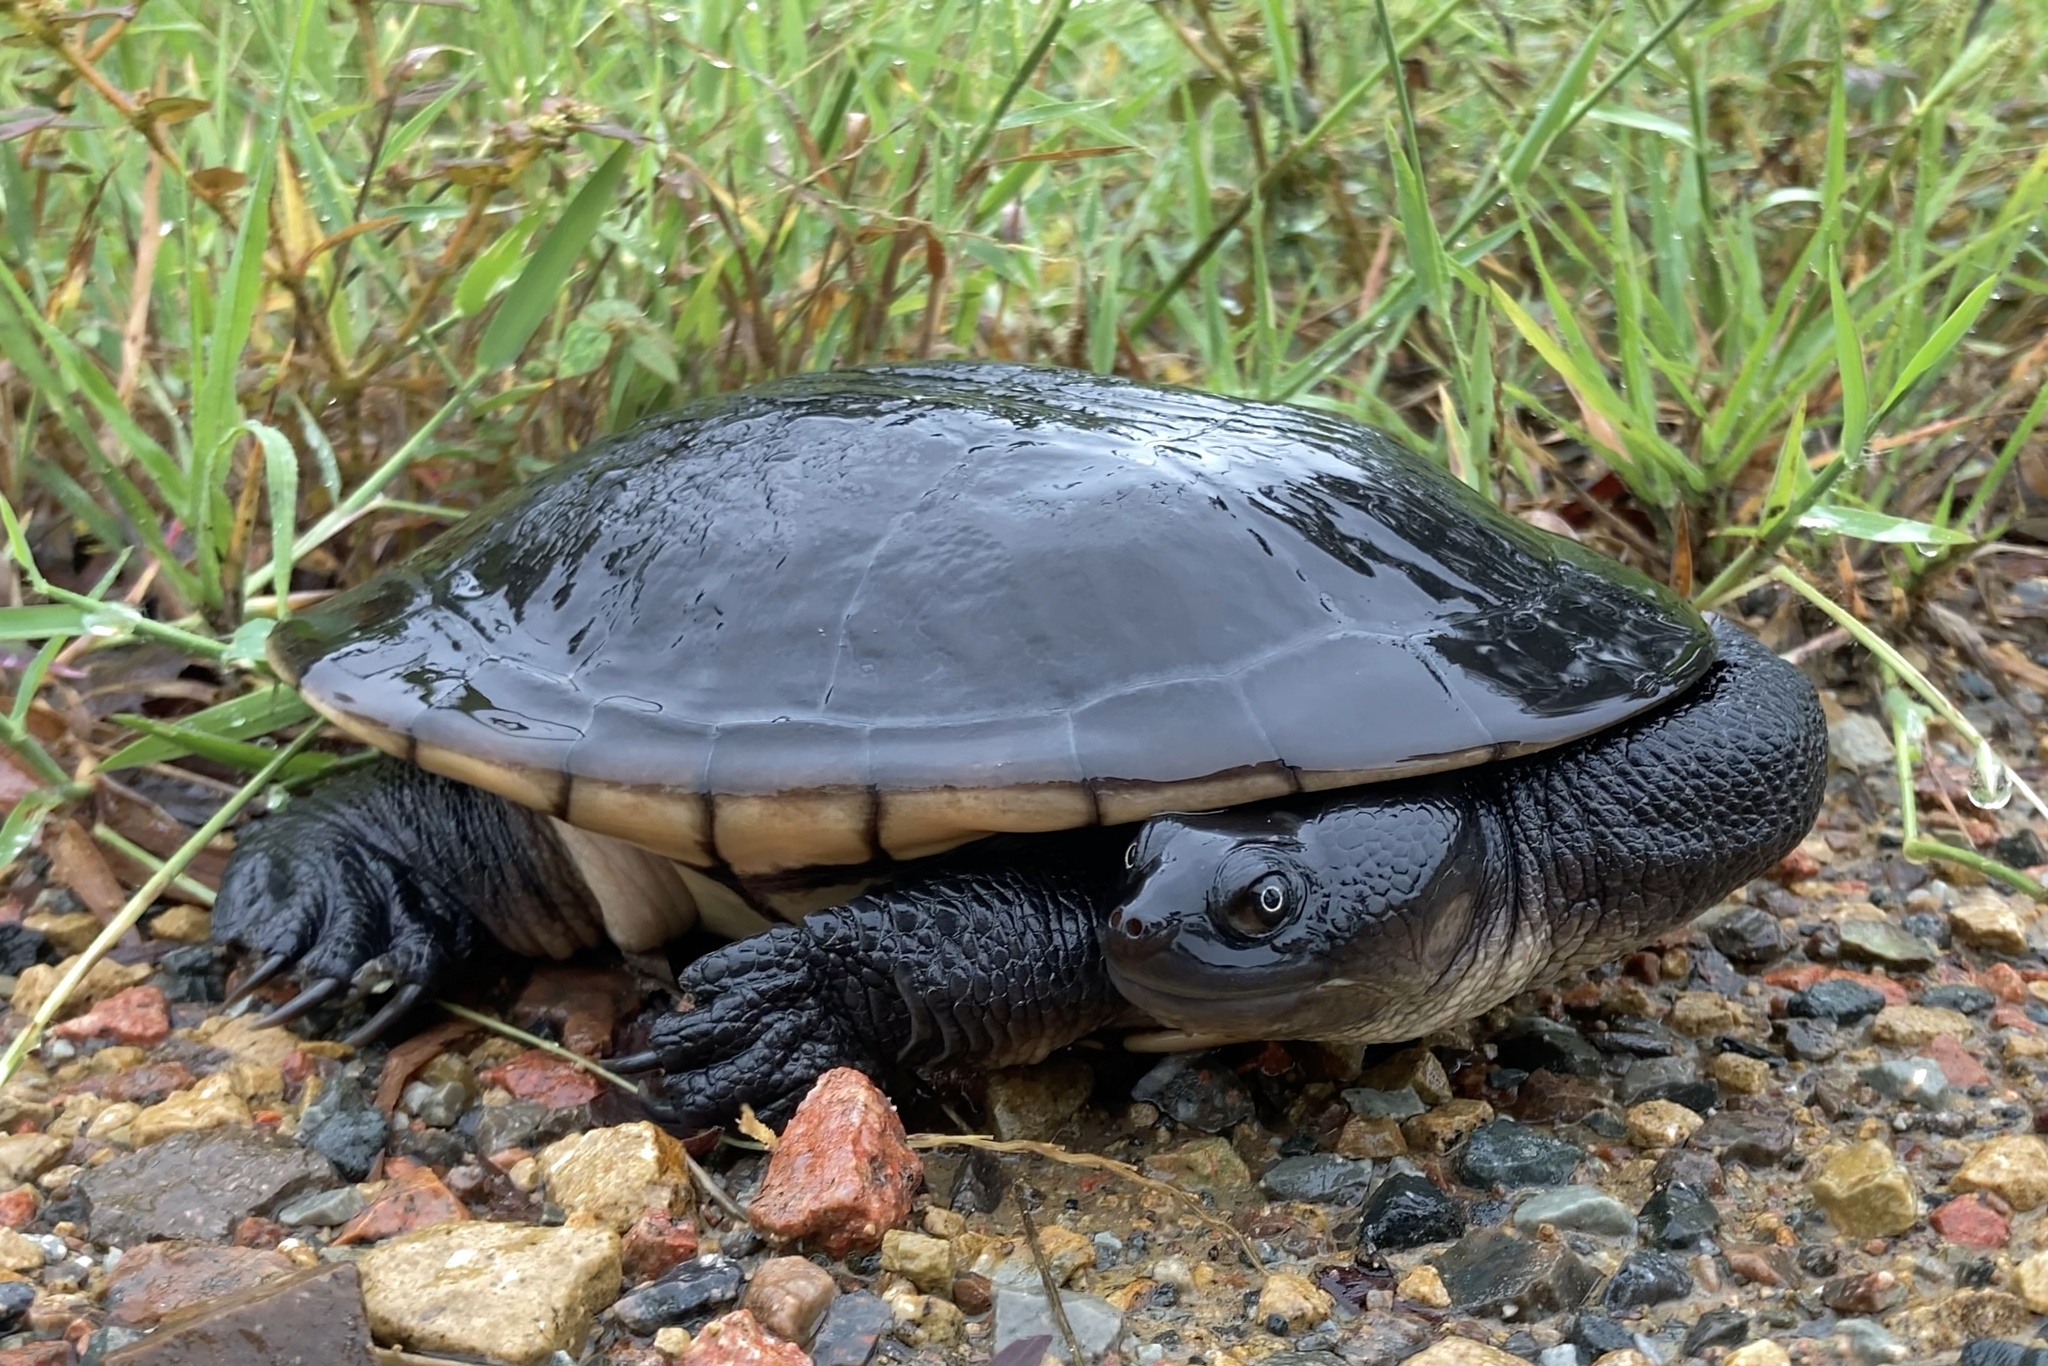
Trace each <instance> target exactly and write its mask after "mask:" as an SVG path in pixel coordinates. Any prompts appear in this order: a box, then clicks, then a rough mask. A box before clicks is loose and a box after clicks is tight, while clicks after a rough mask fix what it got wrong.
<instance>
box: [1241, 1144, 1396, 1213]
mask: <svg viewBox="0 0 2048 1366" xmlns="http://www.w3.org/2000/svg"><path fill="white" fill-rule="evenodd" d="M1259 1185H1260V1186H1262V1187H1263V1188H1264V1189H1265V1191H1266V1193H1267V1194H1268V1195H1270V1196H1272V1197H1273V1198H1274V1199H1275V1200H1293V1201H1296V1202H1299V1203H1301V1204H1307V1205H1348V1204H1350V1203H1352V1202H1353V1201H1354V1200H1359V1199H1362V1198H1363V1197H1364V1195H1365V1192H1366V1191H1367V1189H1369V1188H1370V1187H1371V1185H1372V1163H1370V1162H1361V1161H1359V1160H1357V1159H1356V1158H1350V1157H1339V1156H1337V1155H1336V1154H1335V1153H1310V1154H1308V1155H1307V1156H1305V1157H1283V1158H1281V1159H1280V1160H1279V1161H1278V1162H1275V1163H1274V1164H1273V1165H1272V1166H1271V1167H1268V1168H1267V1169H1266V1174H1265V1175H1264V1176H1262V1177H1260V1178H1259Z"/></svg>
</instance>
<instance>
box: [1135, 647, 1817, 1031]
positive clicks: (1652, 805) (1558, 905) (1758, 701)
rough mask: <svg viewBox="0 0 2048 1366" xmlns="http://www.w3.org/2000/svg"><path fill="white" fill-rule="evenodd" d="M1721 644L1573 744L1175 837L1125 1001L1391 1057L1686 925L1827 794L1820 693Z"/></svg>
mask: <svg viewBox="0 0 2048 1366" xmlns="http://www.w3.org/2000/svg"><path fill="white" fill-rule="evenodd" d="M1713 625H1714V631H1715V635H1716V637H1717V640H1718V643H1719V646H1720V654H1721V657H1720V662H1718V663H1717V664H1716V665H1715V666H1714V668H1713V669H1712V670H1710V671H1709V673H1708V674H1707V675H1706V677H1704V678H1703V679H1702V680H1701V682H1700V684H1699V685H1698V686H1697V687H1696V688H1695V689H1694V690H1693V691H1692V692H1690V693H1688V694H1687V695H1686V696H1684V697H1683V698H1680V699H1679V700H1678V701H1677V702H1676V703H1674V704H1673V705H1670V706H1667V707H1665V708H1662V709H1660V710H1659V711H1657V712H1655V713H1653V714H1651V715H1649V716H1645V717H1639V718H1637V719H1635V720H1634V721H1631V722H1629V723H1627V724H1625V725H1623V726H1620V727H1617V728H1615V729H1614V730H1611V731H1607V732H1604V733H1602V734H1600V735H1597V736H1594V737H1591V738H1589V739H1587V740H1583V741H1580V742H1578V743H1576V744H1574V745H1571V746H1569V747H1566V748H1564V749H1561V750H1558V751H1553V752H1551V753H1548V754H1542V755H1536V756H1532V757H1530V758H1526V759H1520V760H1515V761H1512V762H1508V763H1501V764H1495V765H1490V766H1487V767H1485V768H1481V769H1477V770H1473V771H1470V772H1468V773H1463V774H1446V775H1439V776H1437V777H1433V778H1427V779H1421V780H1417V781H1413V782H1403V783H1395V784H1388V785H1386V786H1384V787H1379V788H1367V789H1360V790H1359V792H1358V794H1357V795H1356V796H1354V797H1350V798H1349V799H1342V800H1332V799H1331V798H1330V797H1329V796H1324V797H1320V798H1313V799H1308V798H1297V799H1290V800H1288V801H1286V802H1281V803H1275V804H1272V805H1269V806H1266V807H1261V808H1245V809H1241V810H1237V811H1225V812H1217V813H1214V814H1211V815H1205V816H1185V817H1161V818H1158V819H1156V820H1154V821H1153V822H1151V823H1150V824H1149V825H1148V826H1147V827H1146V829H1145V831H1144V833H1143V834H1142V835H1141V836H1140V837H1139V839H1138V841H1137V843H1136V845H1135V846H1134V848H1133V851H1132V863H1133V877H1134V885H1133V890H1131V891H1130V892H1129V893H1128V894H1127V896H1126V899H1125V901H1124V903H1123V905H1122V906H1120V907H1119V909H1118V910H1117V911H1116V912H1115V914H1114V915H1113V916H1112V917H1111V919H1110V922H1109V924H1108V926H1107V927H1106V930H1105V936H1104V945H1105V949H1106V953H1107V957H1108V959H1109V963H1110V969H1111V974H1112V976H1113V978H1114V980H1115V982H1116V984H1117V986H1118V988H1119V990H1121V991H1122V992H1123V993H1124V994H1125V995H1126V996H1127V997H1128V998H1129V999H1130V1000H1132V1001H1133V1002H1134V1003H1135V1004H1137V1005H1138V1006H1139V1007H1140V1008H1142V1009H1144V1010H1145V1011H1146V1013H1147V1014H1149V1015H1151V1016H1152V1017H1153V1018H1154V1019H1156V1020H1158V1021H1159V1022H1160V1023H1162V1024H1165V1025H1168V1026H1170V1027H1172V1028H1175V1029H1181V1030H1186V1031H1188V1032H1190V1033H1193V1034H1199V1035H1201V1036H1203V1037H1205V1038H1218V1037H1236V1038H1244V1039H1259V1038H1306V1039H1322V1040H1328V1041H1333V1042H1346V1043H1372V1042H1385V1041H1393V1040H1400V1039H1409V1038H1414V1037H1416V1036H1417V1035H1419V1034H1423V1033H1427V1032H1429V1031H1430V1030H1433V1029H1438V1028H1441V1027H1443V1026H1445V1025H1448V1024H1451V1023H1454V1022H1456V1021H1458V1020H1461V1019H1466V1018H1469V1017H1471V1016H1472V1015H1474V1014H1477V1013H1480V1012H1483V1011H1485V1010H1487V1009H1490V1008H1491V1007H1492V1006H1494V1005H1497V1004H1499V1003H1500V1002H1502V1001H1504V1000H1506V999H1508V998H1509V997H1511V996H1513V995H1515V994H1516V993H1518V992H1520V991H1523V990H1525V989H1527V988H1529V987H1531V986H1535V985H1540V984H1542V983H1543V982H1545V981H1548V980H1551V979H1553V978H1555V977H1557V976H1560V975H1562V974H1565V973H1569V972H1573V971H1578V970H1583V969H1585V968H1587V967H1591V966H1594V965H1596V964H1598V963H1601V962H1604V961H1607V960H1608V959H1611V958H1613V957H1615V956H1616V955H1618V954H1621V953H1624V952H1626V951H1627V950H1629V949H1632V948H1635V947H1637V946H1639V945H1641V944H1642V943H1644V942H1646V941H1647V940H1650V939H1652V938H1655V937H1656V936H1658V935H1660V934H1663V933H1665V932H1666V931H1668V930H1671V929H1673V928H1675V927H1677V926H1679V925H1682V924H1684V923H1685V922H1686V921H1688V920H1690V919H1691V918H1692V917H1693V916H1694V915H1697V914H1698V913H1699V912H1700V911H1702V910H1704V909H1705V908H1706V907H1708V906H1710V905H1712V904H1713V903H1714V902H1716V901H1718V900H1719V899H1721V898H1722V897H1724V896H1726V895H1727V894H1728V893H1729V892H1731V891H1733V890H1734V889H1736V888H1737V887H1739V886H1741V885H1742V884H1743V883H1744V882H1747V881H1748V880H1750V879H1751V878H1754V877H1756V876H1758V875H1759V874H1761V873H1763V872H1765V871H1767V870H1768V869H1769V868H1770V867H1771V866H1772V865H1773V864H1775V863H1776V862H1777V861H1778V859H1780V858H1782V857H1783V856H1784V855H1785V854H1786V853H1787V852H1788V851H1790V850H1791V849H1792V848H1793V847H1794V846H1796V845H1797V844H1798V842H1799V840H1800V839H1802V838H1803V837H1804V836H1805V834H1806V832H1807V830H1808V829H1809V828H1810V827H1811V825H1812V823H1813V819H1814V816H1815V814H1816V812H1817V811H1818V809H1819V803H1820V795H1821V787H1822V783H1823V781H1824V779H1825V776H1826V724H1825V721H1824V719H1823V718H1822V716H1821V712H1820V708H1819V704H1818V702H1817V700H1816V699H1815V698H1814V695H1813V690H1812V688H1811V686H1810V685H1809V684H1808V683H1807V682H1806V680H1805V679H1804V678H1803V677H1802V676H1801V675H1800V674H1799V673H1798V671H1797V670H1796V669H1794V668H1793V667H1792V666H1790V665H1787V664H1785V663H1783V662H1782V661H1780V660H1778V659H1777V658H1776V657H1775V656H1773V655H1772V654H1770V653H1769V652H1768V651H1767V650H1765V649H1764V648H1763V647H1762V646H1761V645H1760V644H1758V643H1757V642H1756V641H1755V640H1754V639H1752V638H1751V637H1749V636H1748V635H1747V634H1745V633H1743V632H1742V631H1740V630H1738V629H1736V628H1734V627H1732V626H1729V625H1728V624H1726V623H1725V622H1722V621H1719V620H1715V621H1714V623H1713ZM1269 888H1271V889H1274V890H1273V891H1271V892H1269V891H1268V890H1267V889H1269ZM1261 894H1264V895H1265V896H1266V898H1267V900H1268V901H1269V902H1270V901H1275V900H1277V901H1278V902H1279V903H1280V904H1281V906H1282V909H1281V910H1280V911H1279V912H1278V913H1277V914H1272V915H1270V916H1268V917H1267V918H1265V919H1262V918H1261V909H1262V908H1261V906H1260V904H1259V897H1260V895H1261Z"/></svg>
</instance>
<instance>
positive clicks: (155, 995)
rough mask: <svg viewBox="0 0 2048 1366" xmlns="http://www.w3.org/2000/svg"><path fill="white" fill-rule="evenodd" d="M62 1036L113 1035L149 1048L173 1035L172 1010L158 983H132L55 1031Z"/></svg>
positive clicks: (74, 1037)
mask: <svg viewBox="0 0 2048 1366" xmlns="http://www.w3.org/2000/svg"><path fill="white" fill-rule="evenodd" d="M52 1032H53V1033H55V1034H56V1035H57V1037H58V1038H60V1039H112V1040H114V1041H115V1042H116V1043H126V1044H134V1045H136V1046H137V1047H140V1048H149V1047H152V1046H154V1045H156V1044H160V1043H162V1042H163V1041H164V1040H165V1039H168V1038H169V1037H170V1036H171V1011H170V1007H169V1006H168V1005H166V1004H165V1003H164V994H163V992H162V991H161V990H160V989H158V988H156V987H130V988H128V989H127V990H126V991H123V992H117V993H116V994H114V995H112V996H109V997H108V998H107V999H106V1000H104V1001H101V1002H100V1003H99V1004H98V1005H96V1006H94V1007H93V1008H92V1009H91V1010H88V1011H87V1012H85V1014H83V1015H80V1016H79V1017H78V1018H77V1019H75V1020H66V1021H65V1022H64V1023H63V1024H60V1025H58V1026H57V1027H56V1029H55V1030H53V1031H52Z"/></svg>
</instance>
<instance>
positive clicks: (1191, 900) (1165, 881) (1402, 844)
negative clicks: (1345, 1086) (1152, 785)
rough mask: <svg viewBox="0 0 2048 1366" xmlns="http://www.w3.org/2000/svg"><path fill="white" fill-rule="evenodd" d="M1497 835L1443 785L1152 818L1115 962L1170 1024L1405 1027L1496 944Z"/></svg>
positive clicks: (1314, 1035)
mask: <svg viewBox="0 0 2048 1366" xmlns="http://www.w3.org/2000/svg"><path fill="white" fill-rule="evenodd" d="M1485 843H1486V842H1485V838H1484V834H1483V830H1482V822H1480V821H1479V820H1478V819H1476V818H1475V817H1474V816H1473V815H1472V814H1471V813H1470V812H1469V811H1468V810H1467V809H1465V808H1464V806H1463V805H1462V804H1461V803H1460V802H1458V801H1456V800H1455V799H1454V796H1453V791H1452V790H1451V789H1448V788H1444V787H1439V786H1436V785H1429V786H1425V787H1422V788H1419V789H1418V788H1417V787H1416V786H1415V785H1412V784H1402V785H1401V787H1400V789H1399V795H1396V794H1395V793H1394V792H1392V791H1390V792H1388V793H1387V794H1386V795H1375V794H1373V792H1372V790H1371V789H1362V790H1361V796H1360V798H1359V799H1357V800H1353V801H1347V802H1339V803H1334V804H1332V803H1330V802H1329V801H1328V799H1327V798H1324V799H1321V800H1320V801H1318V802H1315V803H1313V804H1311V803H1306V802H1288V803H1280V804H1274V805H1270V806H1265V807H1251V808H1241V809H1238V810H1233V811H1221V812H1215V813H1212V814H1209V815H1201V816H1162V817H1158V818H1156V819H1154V820H1152V821H1151V822H1149V823H1148V824H1147V825H1146V826H1145V828H1144V830H1143V831H1142V833H1140V835H1139V836H1138V838H1137V840H1136V841H1135V842H1134V843H1133V844H1132V845H1131V849H1130V852H1129V854H1128V855H1127V861H1128V863H1129V865H1130V870H1131V872H1130V875H1131V879H1132V882H1131V885H1130V887H1129V888H1128V889H1127V891H1126V893H1125V896H1124V900H1123V903H1122V904H1121V905H1120V906H1119V907H1118V909H1117V910H1116V912H1115V914H1114V915H1112V916H1111V917H1110V921H1109V926H1108V929H1107V932H1106V934H1105V936H1104V938H1105V948H1106V952H1107V955H1108V959H1109V965H1110V973H1111V976H1112V977H1113V978H1114V979H1115V981H1116V984H1117V987H1118V989H1119V990H1121V991H1122V992H1123V994H1124V995H1125V996H1126V997H1127V998H1128V999H1129V1000H1130V1001H1131V1002H1132V1003H1133V1004H1135V1005H1137V1006H1138V1007H1139V1008H1141V1009H1143V1010H1144V1011H1146V1012H1147V1013H1148V1014H1150V1015H1151V1016H1152V1017H1153V1018H1154V1019H1155V1020H1158V1021H1159V1022H1160V1023H1161V1024H1164V1025H1168V1026H1171V1027H1173V1028H1175V1029H1181V1030H1186V1031H1188V1032H1189V1033H1192V1034H1198V1035H1202V1036H1205V1037H1218V1036H1220V1037H1230V1038H1239V1039H1332V1040H1336V1039H1348V1040H1352V1041H1356V1042H1366V1041H1372V1040H1382V1039H1401V1038H1408V1037H1411V1036H1412V1035H1413V1034H1414V1033H1415V1032H1417V1030H1416V1029H1415V1028H1411V1027H1410V1025H1409V1022H1410V1021H1418V1022H1423V1023H1422V1027H1427V1023H1428V1021H1427V1020H1426V1019H1425V1017H1434V1016H1436V1015H1438V1014H1440V1011H1441V1006H1442V1005H1443V1004H1444V1003H1445V1001H1446V1000H1447V999H1449V998H1450V997H1452V996H1456V995H1462V992H1459V991H1458V987H1459V986H1462V985H1464V984H1463V983H1461V982H1458V981H1455V980H1451V979H1455V978H1456V977H1458V976H1459V975H1460V969H1461V968H1462V966H1464V965H1465V964H1467V963H1468V962H1470V961H1471V960H1472V959H1473V957H1474V955H1475V954H1476V955H1477V956H1478V958H1479V959H1480V960H1481V961H1482V962H1483V960H1484V958H1485V954H1486V952H1487V949H1486V946H1485V945H1482V944H1478V943H1476V942H1475V939H1476V938H1477V937H1484V933H1485V932H1484V929H1483V926H1484V924H1485V923H1486V916H1485V914H1484V913H1485V911H1486V910H1487V909H1488V899H1487V896H1486V892H1487V887H1488V883H1489V880H1490V879H1489V874H1488V869H1489V864H1490V863H1493V864H1495V866H1497V862H1496V861H1493V860H1489V859H1488V857H1487V856H1486V849H1485ZM1502 948H1503V950H1505V945H1503V946H1502ZM1481 975H1490V974H1485V973H1482V974H1481Z"/></svg>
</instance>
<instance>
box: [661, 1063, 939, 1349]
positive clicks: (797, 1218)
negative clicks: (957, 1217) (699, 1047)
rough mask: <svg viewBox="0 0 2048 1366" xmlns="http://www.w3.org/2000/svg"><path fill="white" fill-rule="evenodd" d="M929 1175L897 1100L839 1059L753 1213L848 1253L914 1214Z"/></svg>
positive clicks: (784, 1146)
mask: <svg viewBox="0 0 2048 1366" xmlns="http://www.w3.org/2000/svg"><path fill="white" fill-rule="evenodd" d="M923 1180H924V1164H923V1163H922V1162H920V1161H919V1160H918V1156H917V1154H916V1153H914V1152H912V1151H911V1150H910V1147H909V1145H908V1144H907V1143H906V1142H905V1141H904V1134H903V1122H902V1121H901V1120H900V1119H898V1118H897V1117H896V1107H895V1106H893V1105H891V1104H890V1103H889V1098H888V1097H887V1096H885V1095H883V1094H882V1093H881V1092H880V1091H879V1090H877V1089H876V1088H875V1084H874V1083H873V1082H871V1081H869V1080H868V1079H867V1078H866V1077H865V1076H863V1075H861V1074H860V1073H859V1072H857V1071H855V1070H854V1069H852V1068H850V1067H837V1068H834V1069H833V1070H831V1071H830V1072H827V1073H826V1074H825V1075H824V1076H822V1077H820V1078H818V1081H817V1084H816V1085H815V1086H813V1087H812V1088H811V1092H810V1094H809V1095H807V1096H805V1097H804V1099H803V1103H802V1104H800V1105H799V1106H797V1110H796V1114H795V1115H794V1116H792V1117H791V1119H790V1121H789V1127H788V1128H787V1129H785V1130H783V1133H782V1138H781V1140H780V1141H779V1142H778V1143H777V1144H776V1145H775V1151H774V1153H773V1154H771V1155H770V1157H769V1159H768V1174H767V1175H766V1176H765V1177H763V1178H762V1180H761V1189H760V1192H759V1193H758V1194H757V1195H755V1197H754V1199H753V1203H752V1204H751V1205H749V1206H748V1208H747V1217H748V1219H749V1220H751V1221H752V1223H753V1225H754V1227H755V1228H756V1229H759V1230H760V1231H761V1232H762V1233H763V1234H765V1235H767V1236H768V1237H771V1238H779V1239H783V1240H786V1241H795V1240H797V1239H805V1240H808V1241H809V1242H811V1243H813V1244H814V1245H816V1246H817V1247H818V1248H819V1249H820V1250H822V1251H823V1252H825V1253H826V1254H827V1255H828V1256H832V1257H844V1256H846V1255H847V1254H849V1253H852V1252H864V1251H869V1250H871V1249H873V1248H875V1247H878V1246H879V1245H880V1244H881V1241H882V1234H883V1233H884V1232H885V1231H886V1230H888V1229H892V1228H896V1227H899V1226H901V1225H902V1224H903V1223H904V1222H905V1221H907V1220H908V1219H909V1218H910V1197H911V1195H912V1193H913V1192H914V1191H916V1189H917V1187H918V1185H919V1184H920V1183H921V1182H922V1181H923ZM750 1321H751V1320H750ZM707 1331H708V1330H707ZM692 1350H695V1349H694V1348H693V1349H692Z"/></svg>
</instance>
